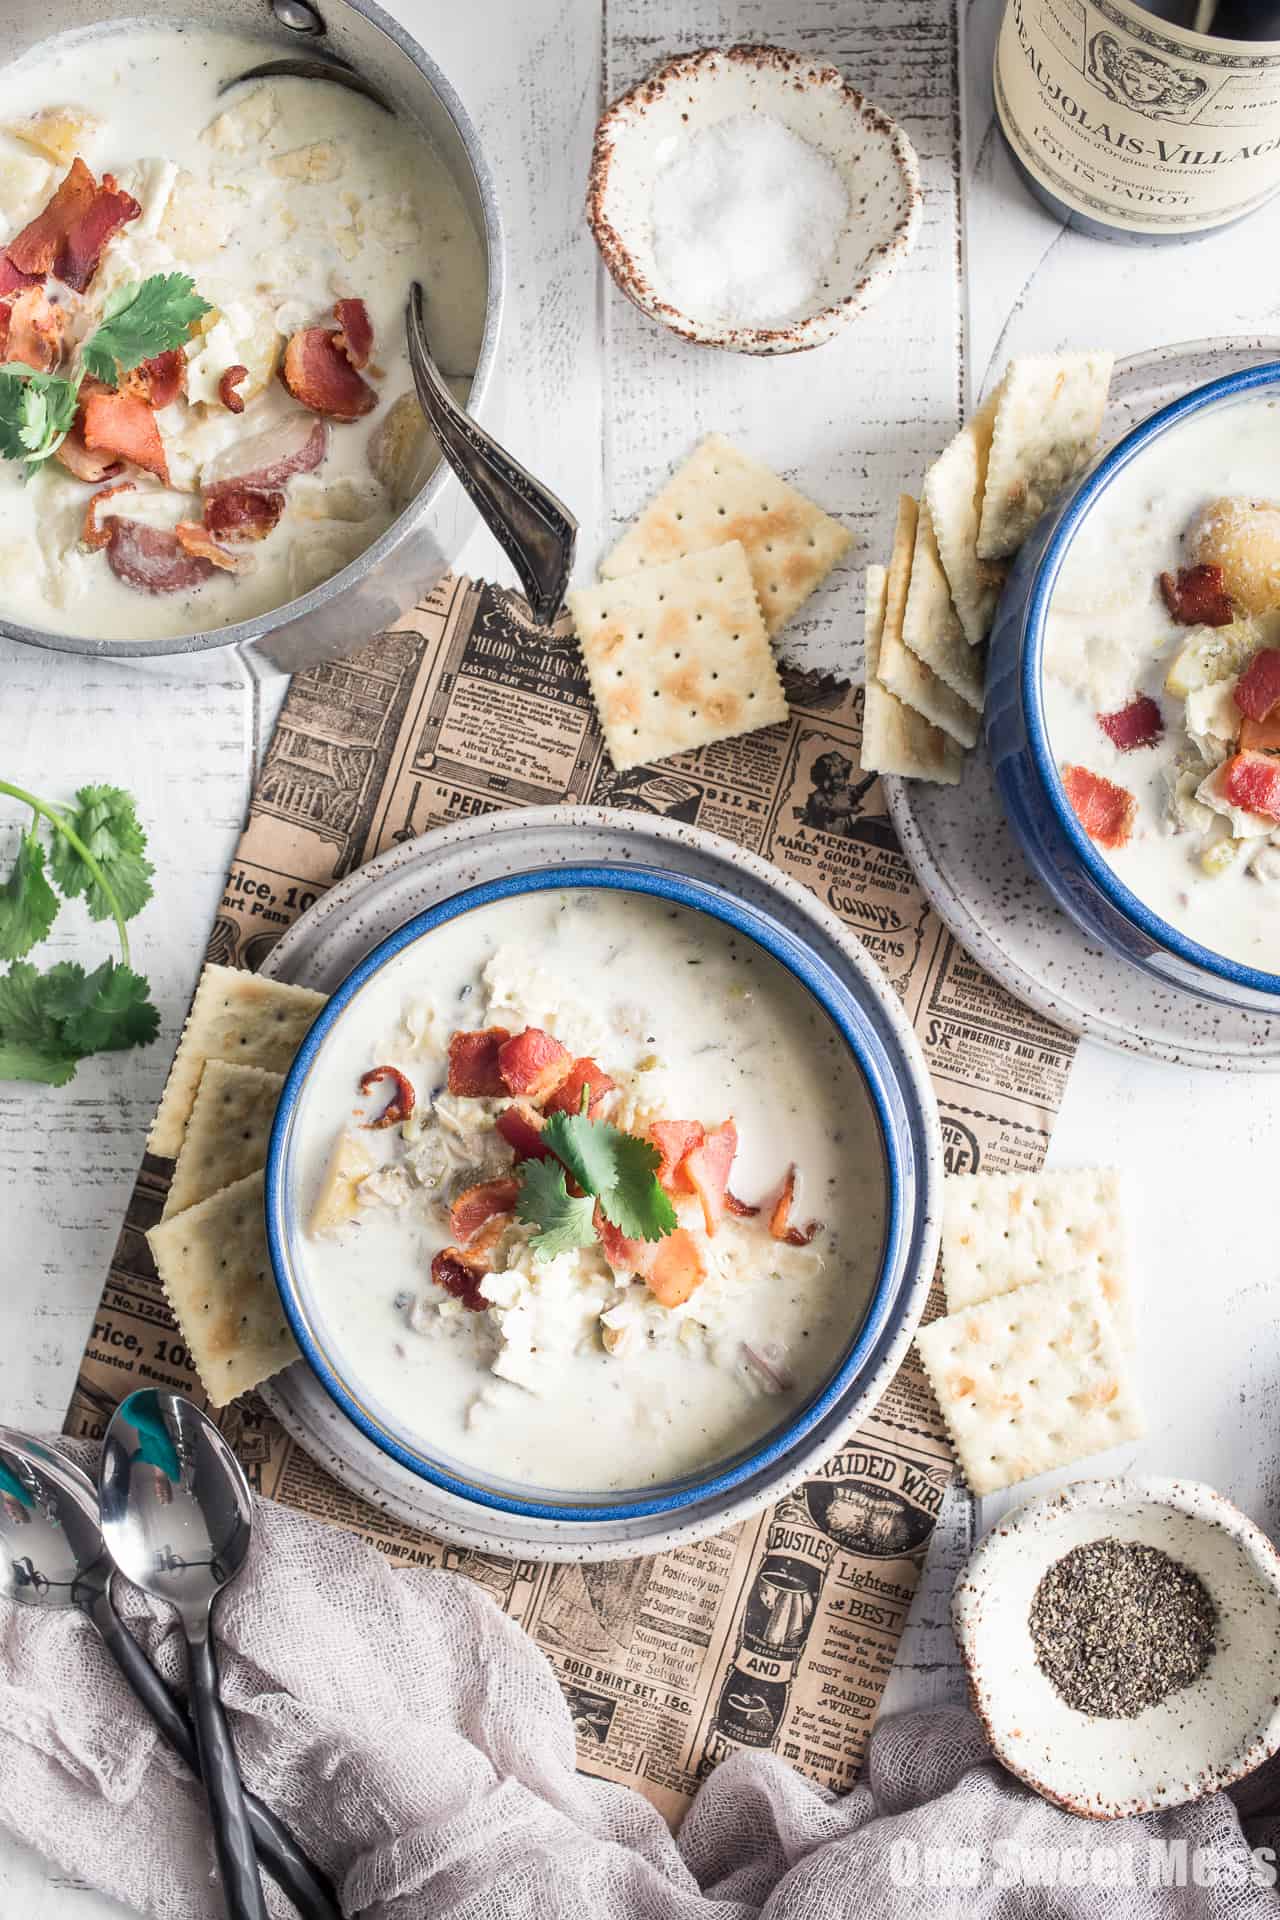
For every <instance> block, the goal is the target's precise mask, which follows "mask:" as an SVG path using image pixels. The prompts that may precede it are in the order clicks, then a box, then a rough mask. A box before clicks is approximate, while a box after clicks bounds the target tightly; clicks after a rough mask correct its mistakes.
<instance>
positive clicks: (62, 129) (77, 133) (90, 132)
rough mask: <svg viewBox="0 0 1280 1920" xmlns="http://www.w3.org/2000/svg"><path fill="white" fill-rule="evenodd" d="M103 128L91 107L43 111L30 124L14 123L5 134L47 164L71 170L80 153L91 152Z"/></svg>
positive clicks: (45, 109) (45, 108)
mask: <svg viewBox="0 0 1280 1920" xmlns="http://www.w3.org/2000/svg"><path fill="white" fill-rule="evenodd" d="M101 127H102V121H101V120H100V119H99V118H98V116H97V114H96V113H90V112H89V109H88V108H87V107H41V109H40V111H39V113H33V114H32V115H31V118H30V119H29V120H13V121H11V122H10V123H9V125H8V126H7V127H6V128H5V132H6V133H11V134H12V135H13V137H14V139H15V140H21V141H22V143H23V145H24V146H27V147H33V148H34V149H35V151H36V152H37V153H42V154H43V155H44V156H45V158H46V160H53V161H55V162H56V163H57V165H58V166H60V167H69V166H70V165H71V162H72V161H73V160H74V159H75V157H76V155H77V154H78V153H80V154H83V153H85V152H86V151H87V150H88V149H89V147H90V146H91V145H92V143H93V137H94V135H95V134H96V133H98V132H99V131H100V130H101Z"/></svg>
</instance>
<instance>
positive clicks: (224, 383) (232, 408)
mask: <svg viewBox="0 0 1280 1920" xmlns="http://www.w3.org/2000/svg"><path fill="white" fill-rule="evenodd" d="M248 378H249V369H248V367H242V366H240V365H239V364H238V363H237V364H236V365H235V366H234V367H228V368H227V369H226V371H225V372H224V374H223V375H222V378H221V379H220V380H219V382H218V398H219V400H221V402H222V404H223V406H224V407H225V408H226V410H227V412H228V413H243V412H244V401H243V399H242V398H241V396H240V395H239V394H238V393H237V392H236V388H237V387H238V386H239V385H240V383H241V382H242V381H244V380H247V379H248Z"/></svg>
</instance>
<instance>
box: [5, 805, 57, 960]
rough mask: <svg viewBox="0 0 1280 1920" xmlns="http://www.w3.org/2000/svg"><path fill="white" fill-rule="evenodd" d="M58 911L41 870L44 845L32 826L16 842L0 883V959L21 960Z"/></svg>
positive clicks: (42, 869) (52, 893) (55, 900)
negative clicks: (9, 868) (12, 858)
mask: <svg viewBox="0 0 1280 1920" xmlns="http://www.w3.org/2000/svg"><path fill="white" fill-rule="evenodd" d="M57 911H58V896H57V894H56V893H55V892H54V891H53V888H52V887H51V886H50V885H49V882H48V881H47V880H46V878H45V872H44V848H43V847H42V846H41V845H40V842H39V841H38V840H37V839H36V834H35V827H34V826H32V827H31V828H30V829H29V831H28V832H27V833H25V834H24V835H23V837H22V839H21V840H20V841H19V843H18V857H17V859H16V860H15V861H14V863H13V870H12V872H11V873H10V875H9V878H8V879H7V880H6V881H5V882H4V884H3V886H0V960H21V958H22V956H23V954H24V953H30V951H31V949H32V947H34V946H35V944H36V941H37V940H43V939H44V937H45V935H46V934H47V933H48V931H49V929H50V927H51V926H52V925H53V922H54V919H55V917H56V915H57Z"/></svg>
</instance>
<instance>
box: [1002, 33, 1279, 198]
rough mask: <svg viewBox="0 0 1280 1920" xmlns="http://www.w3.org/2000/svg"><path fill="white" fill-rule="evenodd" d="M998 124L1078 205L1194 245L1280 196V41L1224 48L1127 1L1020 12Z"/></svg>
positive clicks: (1046, 179) (1041, 176) (1030, 165)
mask: <svg viewBox="0 0 1280 1920" xmlns="http://www.w3.org/2000/svg"><path fill="white" fill-rule="evenodd" d="M995 97H996V112H997V113H998V115H999V117H1000V124H1001V126H1002V127H1003V128H1004V131H1005V134H1006V136H1007V138H1008V140H1009V142H1010V144H1011V145H1012V147H1013V150H1014V152H1015V153H1016V154H1017V156H1018V158H1019V160H1021V162H1022V163H1023V165H1024V166H1025V167H1026V168H1027V170H1028V172H1029V173H1031V174H1032V175H1033V176H1034V178H1035V179H1037V180H1038V181H1039V182H1040V183H1041V185H1042V186H1044V187H1045V188H1047V190H1048V191H1049V192H1050V193H1051V194H1052V195H1054V197H1055V198H1056V199H1058V200H1060V201H1063V202H1065V203H1066V205H1067V206H1069V207H1072V208H1074V209H1075V210H1076V211H1077V212H1080V213H1083V214H1086V215H1088V216H1090V217H1091V218H1092V219H1094V220H1097V221H1100V222H1101V223H1103V224H1104V225H1107V226H1111V227H1118V228H1122V229H1124V230H1126V231H1128V232H1132V233H1150V234H1161V233H1169V234H1176V233H1195V232H1200V231H1203V230H1204V229H1206V228H1208V227H1216V226H1221V225H1222V224H1223V223H1224V222H1225V221H1228V220H1234V219H1237V218H1238V217H1239V216H1240V215H1241V214H1244V213H1250V212H1252V210H1253V209H1254V208H1255V207H1257V206H1260V205H1261V204H1262V202H1263V201H1264V200H1265V199H1267V197H1268V196H1269V195H1270V194H1272V193H1274V192H1275V191H1276V189H1277V188H1278V187H1280V42H1276V41H1258V42H1250V41H1245V40H1213V39H1209V38H1207V37H1206V36H1205V35H1203V34H1196V33H1189V32H1187V31H1186V30H1185V29H1183V28H1181V27H1176V26H1173V25H1170V24H1168V23H1166V22H1165V21H1163V20H1157V19H1155V18H1154V17H1153V16H1152V15H1151V14H1149V13H1147V12H1145V11H1144V10H1143V9H1142V8H1140V7H1136V6H1130V5H1128V4H1127V0H1007V4H1006V7H1005V13H1004V19H1003V21H1002V22H1001V26H1000V37H999V40H998V42H997V44H996V63H995Z"/></svg>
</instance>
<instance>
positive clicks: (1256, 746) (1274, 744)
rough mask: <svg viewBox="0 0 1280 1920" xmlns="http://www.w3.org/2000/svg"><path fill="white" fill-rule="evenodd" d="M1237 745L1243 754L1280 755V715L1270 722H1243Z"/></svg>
mask: <svg viewBox="0 0 1280 1920" xmlns="http://www.w3.org/2000/svg"><path fill="white" fill-rule="evenodd" d="M1236 745H1237V746H1238V747H1239V749H1240V751H1241V752H1242V753H1245V752H1255V753H1280V713H1273V714H1272V715H1271V717H1270V719H1268V720H1250V719H1248V718H1245V719H1244V720H1242V721H1241V722H1240V737H1239V739H1238V740H1237V741H1236Z"/></svg>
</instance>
